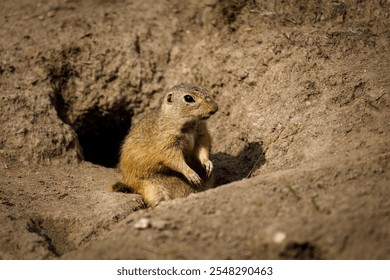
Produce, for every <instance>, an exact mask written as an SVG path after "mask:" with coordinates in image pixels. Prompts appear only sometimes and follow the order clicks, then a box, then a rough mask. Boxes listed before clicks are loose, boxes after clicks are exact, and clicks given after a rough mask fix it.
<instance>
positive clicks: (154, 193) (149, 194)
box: [142, 183, 172, 207]
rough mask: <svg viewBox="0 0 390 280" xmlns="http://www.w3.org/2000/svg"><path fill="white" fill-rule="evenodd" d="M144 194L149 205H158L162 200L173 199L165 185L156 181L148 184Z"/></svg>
mask: <svg viewBox="0 0 390 280" xmlns="http://www.w3.org/2000/svg"><path fill="white" fill-rule="evenodd" d="M142 196H143V198H144V201H145V202H146V204H147V205H148V206H149V207H156V206H157V205H158V204H159V203H160V202H161V201H164V200H169V199H172V197H171V196H170V194H169V192H168V190H167V189H166V188H165V187H164V186H161V185H158V184H155V183H149V184H147V185H146V186H145V187H144V189H143V194H142Z"/></svg>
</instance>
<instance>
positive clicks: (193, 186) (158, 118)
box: [112, 84, 218, 207]
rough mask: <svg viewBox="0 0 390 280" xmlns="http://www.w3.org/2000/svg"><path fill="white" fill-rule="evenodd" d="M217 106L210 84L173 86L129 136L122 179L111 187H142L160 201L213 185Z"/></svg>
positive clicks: (140, 191) (146, 197)
mask: <svg viewBox="0 0 390 280" xmlns="http://www.w3.org/2000/svg"><path fill="white" fill-rule="evenodd" d="M217 111H218V105H217V103H216V102H215V101H214V99H213V98H212V97H211V96H210V94H209V93H208V91H207V90H206V89H205V88H203V87H200V86H196V85H191V84H181V85H177V86H174V87H173V88H171V89H170V90H169V91H168V92H167V93H166V94H165V96H164V97H163V99H162V101H161V105H160V107H159V109H157V110H155V111H152V112H150V113H149V114H147V115H146V116H145V117H144V118H143V119H141V120H140V121H139V122H138V123H137V124H136V125H134V127H133V128H132V129H131V130H130V132H129V134H128V135H127V136H126V138H125V140H124V142H123V145H122V148H121V153H120V159H119V165H118V167H119V171H120V172H121V173H122V176H123V183H121V182H119V183H116V184H115V185H114V186H112V190H113V191H125V192H126V191H129V192H134V193H138V194H140V195H142V197H143V199H144V201H145V202H146V204H147V205H148V206H150V207H155V206H156V205H158V204H159V203H160V202H161V201H164V200H169V199H174V198H178V197H185V196H187V195H189V194H191V193H195V192H199V191H203V190H206V189H209V188H212V187H214V175H213V163H212V162H211V161H210V159H209V156H210V150H211V137H210V133H209V130H208V128H207V123H206V122H207V119H208V118H209V117H210V116H211V115H213V114H214V113H216V112H217Z"/></svg>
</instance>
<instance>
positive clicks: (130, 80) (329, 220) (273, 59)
mask: <svg viewBox="0 0 390 280" xmlns="http://www.w3.org/2000/svg"><path fill="white" fill-rule="evenodd" d="M0 26H1V27H0V110H1V113H0V221H1V222H0V225H1V226H0V259H53V258H55V259H57V258H64V259H389V258H390V178H389V177H390V173H389V162H390V137H389V136H390V126H389V124H390V118H389V117H390V110H389V91H390V70H389V69H390V1H388V0H374V1H368V0H344V1H342V0H339V1H321V0H309V1H300V0H295V1H281V0H274V1H262V0H251V1H244V0H228V1H222V0H205V1H195V0H187V1H180V0H171V1H168V0H160V1H150V0H146V1H144V0H142V1H141V0H133V1H131V0H111V1H103V0H100V1H99V0H95V1H92V0H85V1H81V0H46V1H44V0H42V1H29V0H12V1H11V0H2V1H1V3H0ZM184 82H186V83H194V84H199V85H202V86H204V87H206V88H208V89H209V91H210V92H211V94H212V95H213V96H214V97H215V99H216V101H217V102H218V104H219V108H220V110H219V111H218V113H217V114H216V115H214V116H213V117H212V118H211V119H210V120H209V127H210V130H211V133H212V136H213V154H212V160H213V162H214V165H215V171H216V176H217V183H218V187H217V188H215V189H213V190H209V191H206V192H203V193H199V194H195V195H190V196H189V197H187V198H184V199H176V200H173V201H168V202H164V203H162V204H161V205H159V206H158V207H156V208H155V209H145V208H144V205H143V202H142V199H141V198H140V197H139V196H138V195H135V194H122V193H112V192H110V191H109V187H110V185H112V184H113V183H115V182H116V181H117V180H119V179H120V174H118V173H117V171H116V164H117V162H118V151H119V146H120V143H121V142H122V140H123V138H124V137H125V135H126V133H127V131H128V130H129V129H130V128H131V126H132V124H134V123H136V122H137V121H138V120H139V119H140V118H141V117H142V116H143V115H145V114H146V113H148V112H150V110H152V109H154V108H156V107H157V106H158V104H159V99H160V98H161V97H162V95H163V94H164V93H165V92H166V90H167V89H168V88H170V87H172V86H173V85H176V84H179V83H184Z"/></svg>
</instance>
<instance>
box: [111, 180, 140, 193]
mask: <svg viewBox="0 0 390 280" xmlns="http://www.w3.org/2000/svg"><path fill="white" fill-rule="evenodd" d="M111 190H112V191H113V192H122V193H135V192H134V190H133V189H132V188H131V187H130V186H128V185H126V184H125V183H122V182H116V183H115V184H114V185H112V186H111Z"/></svg>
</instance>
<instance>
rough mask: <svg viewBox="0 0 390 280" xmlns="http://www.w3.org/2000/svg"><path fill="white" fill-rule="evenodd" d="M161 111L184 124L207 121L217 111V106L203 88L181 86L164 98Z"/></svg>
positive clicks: (189, 85)
mask: <svg viewBox="0 0 390 280" xmlns="http://www.w3.org/2000/svg"><path fill="white" fill-rule="evenodd" d="M161 110H162V111H163V112H164V113H166V114H169V115H172V116H173V117H176V118H182V119H183V120H184V121H185V122H194V121H195V122H196V121H200V120H206V119H208V118H209V117H210V116H211V115H213V114H214V113H215V112H217V111H218V105H217V103H216V102H215V101H214V99H213V98H212V97H211V96H210V95H209V93H208V91H207V90H206V89H205V88H203V87H200V86H195V85H191V84H181V85H177V86H174V87H173V88H171V89H170V90H169V91H168V93H167V94H166V95H165V96H164V99H163V101H162V105H161Z"/></svg>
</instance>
